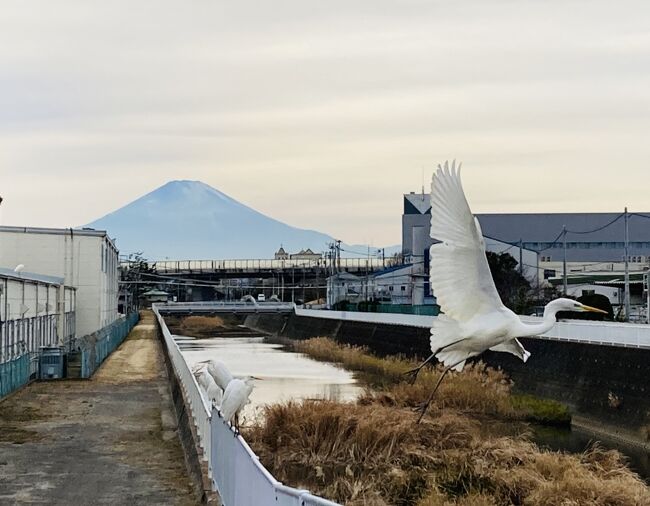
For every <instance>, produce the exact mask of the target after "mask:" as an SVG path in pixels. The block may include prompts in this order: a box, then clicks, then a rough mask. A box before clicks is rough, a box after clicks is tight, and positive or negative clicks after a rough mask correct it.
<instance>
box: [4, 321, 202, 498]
mask: <svg viewBox="0 0 650 506" xmlns="http://www.w3.org/2000/svg"><path fill="white" fill-rule="evenodd" d="M142 317H143V318H142V320H141V321H140V323H139V324H138V325H137V326H136V327H135V328H134V329H133V331H132V332H131V333H130V334H129V336H128V337H127V339H126V340H125V341H124V343H122V345H121V346H120V347H119V348H118V349H117V350H116V351H115V352H114V353H113V354H112V355H111V356H110V357H109V358H108V359H107V360H106V362H104V364H103V365H102V367H101V369H100V370H99V371H98V372H97V373H96V374H95V376H94V377H93V379H91V380H63V381H50V382H42V383H41V382H37V383H32V384H31V385H29V386H28V387H26V388H24V389H22V390H21V391H19V392H18V393H16V394H15V395H13V396H10V397H9V398H8V399H6V400H5V401H3V402H0V504H48V505H75V506H76V505H122V504H124V505H141V504H142V505H144V504H157V505H162V504H164V505H190V504H197V502H198V501H197V498H196V496H195V494H194V490H193V488H192V484H191V481H190V478H189V476H188V474H187V471H186V467H185V460H184V455H183V451H182V449H181V445H180V442H179V440H178V437H177V435H176V432H175V429H176V427H175V423H176V422H175V418H174V415H173V412H172V407H171V401H170V395H169V388H168V384H167V377H166V372H165V370H164V363H163V357H162V351H161V348H160V346H161V345H160V342H159V341H158V339H157V338H156V330H155V326H154V320H153V316H152V315H151V313H148V312H143V313H142Z"/></svg>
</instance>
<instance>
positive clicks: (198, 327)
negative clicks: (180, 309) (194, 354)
mask: <svg viewBox="0 0 650 506" xmlns="http://www.w3.org/2000/svg"><path fill="white" fill-rule="evenodd" d="M224 326H225V322H224V321H223V318H219V317H218V316H187V317H185V318H183V321H182V322H181V324H180V328H181V329H182V330H184V331H191V332H209V331H211V330H214V329H219V328H222V327H224Z"/></svg>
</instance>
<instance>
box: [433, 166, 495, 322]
mask: <svg viewBox="0 0 650 506" xmlns="http://www.w3.org/2000/svg"><path fill="white" fill-rule="evenodd" d="M431 237H432V238H433V239H437V240H439V241H440V243H438V244H434V245H433V246H431V286H432V287H433V290H434V292H435V296H436V299H437V301H438V304H439V305H440V307H441V308H442V310H443V311H444V312H445V314H447V315H448V316H449V317H451V318H453V319H454V320H456V321H458V322H464V321H468V320H470V319H472V318H473V317H475V316H476V315H478V314H484V313H487V312H490V311H499V310H501V309H502V308H503V303H502V302H501V298H500V297H499V294H498V293H497V290H496V287H495V286H494V281H493V280H492V274H491V273H490V267H489V266H488V263H487V258H486V257H485V243H484V241H483V235H482V232H481V229H480V225H479V224H478V221H477V220H476V219H475V218H474V216H473V215H472V212H471V211H470V208H469V205H468V204H467V200H466V199H465V194H464V193H463V187H462V184H461V181H460V164H459V165H458V168H456V164H455V162H454V163H452V165H451V169H450V168H449V164H448V163H446V162H445V166H444V168H443V167H441V166H438V171H437V172H436V173H435V174H434V176H433V181H432V183H431Z"/></svg>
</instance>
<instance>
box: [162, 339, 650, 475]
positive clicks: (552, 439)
mask: <svg viewBox="0 0 650 506" xmlns="http://www.w3.org/2000/svg"><path fill="white" fill-rule="evenodd" d="M174 338H175V340H176V342H177V343H178V345H179V347H180V349H181V352H182V353H183V355H184V357H185V359H186V360H187V362H188V364H190V366H192V365H194V364H195V363H197V362H201V361H203V360H209V359H216V360H220V361H222V362H223V363H224V364H226V366H227V367H228V369H230V372H231V373H232V374H233V375H234V376H237V377H244V376H255V377H258V378H260V380H255V382H254V385H255V388H254V389H253V393H252V394H251V403H250V404H249V405H248V406H246V408H245V409H244V411H243V417H244V423H245V421H246V420H251V419H253V418H255V417H257V416H259V415H260V413H261V408H262V407H263V406H264V405H265V404H273V403H276V402H283V401H288V400H292V399H293V400H300V399H330V400H335V401H351V400H354V399H356V398H357V397H358V396H359V395H360V394H361V393H362V391H363V389H362V388H361V387H360V386H358V384H357V382H356V380H355V378H354V376H353V375H352V373H351V372H349V371H346V370H344V369H341V368H339V367H337V366H336V365H334V364H331V363H327V362H320V361H316V360H313V359H311V358H310V357H308V356H306V355H304V354H302V353H296V352H292V351H289V350H287V349H286V348H285V347H284V346H282V345H280V344H272V343H269V342H266V341H265V338H264V337H263V336H257V335H254V334H251V335H250V336H246V337H214V338H210V339H196V338H194V337H188V336H174ZM533 432H534V436H533V439H534V441H535V442H536V443H538V444H539V445H540V446H543V447H546V448H549V449H552V450H562V451H566V452H570V453H580V452H583V451H585V450H586V449H587V448H589V447H590V446H591V445H592V444H593V443H594V442H595V441H598V442H600V443H601V446H604V447H605V448H615V449H618V450H619V451H621V452H622V453H623V454H624V455H626V456H627V457H628V458H629V460H630V465H631V467H632V468H633V469H634V470H635V471H636V472H638V473H639V474H640V475H641V476H642V477H643V478H644V479H645V480H646V481H649V482H650V459H649V454H648V452H647V450H644V449H641V448H637V447H634V446H630V445H626V444H624V443H621V442H619V441H614V440H607V439H604V438H602V437H598V436H594V435H593V434H590V433H588V432H586V431H584V430H581V429H554V428H549V427H533Z"/></svg>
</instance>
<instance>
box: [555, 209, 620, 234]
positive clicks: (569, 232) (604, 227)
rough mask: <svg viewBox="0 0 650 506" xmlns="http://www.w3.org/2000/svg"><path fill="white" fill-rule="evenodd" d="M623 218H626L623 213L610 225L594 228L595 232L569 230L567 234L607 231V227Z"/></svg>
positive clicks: (592, 231)
mask: <svg viewBox="0 0 650 506" xmlns="http://www.w3.org/2000/svg"><path fill="white" fill-rule="evenodd" d="M623 216H625V213H621V214H619V215H618V216H617V217H616V218H614V219H613V220H612V221H610V222H609V223H607V224H605V225H603V226H601V227H598V228H594V229H593V230H582V231H577V230H567V233H568V234H593V233H594V232H600V231H601V230H604V229H606V228H607V227H609V226H610V225H613V224H614V223H616V222H617V221H618V220H620V219H621V218H622V217H623Z"/></svg>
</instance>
